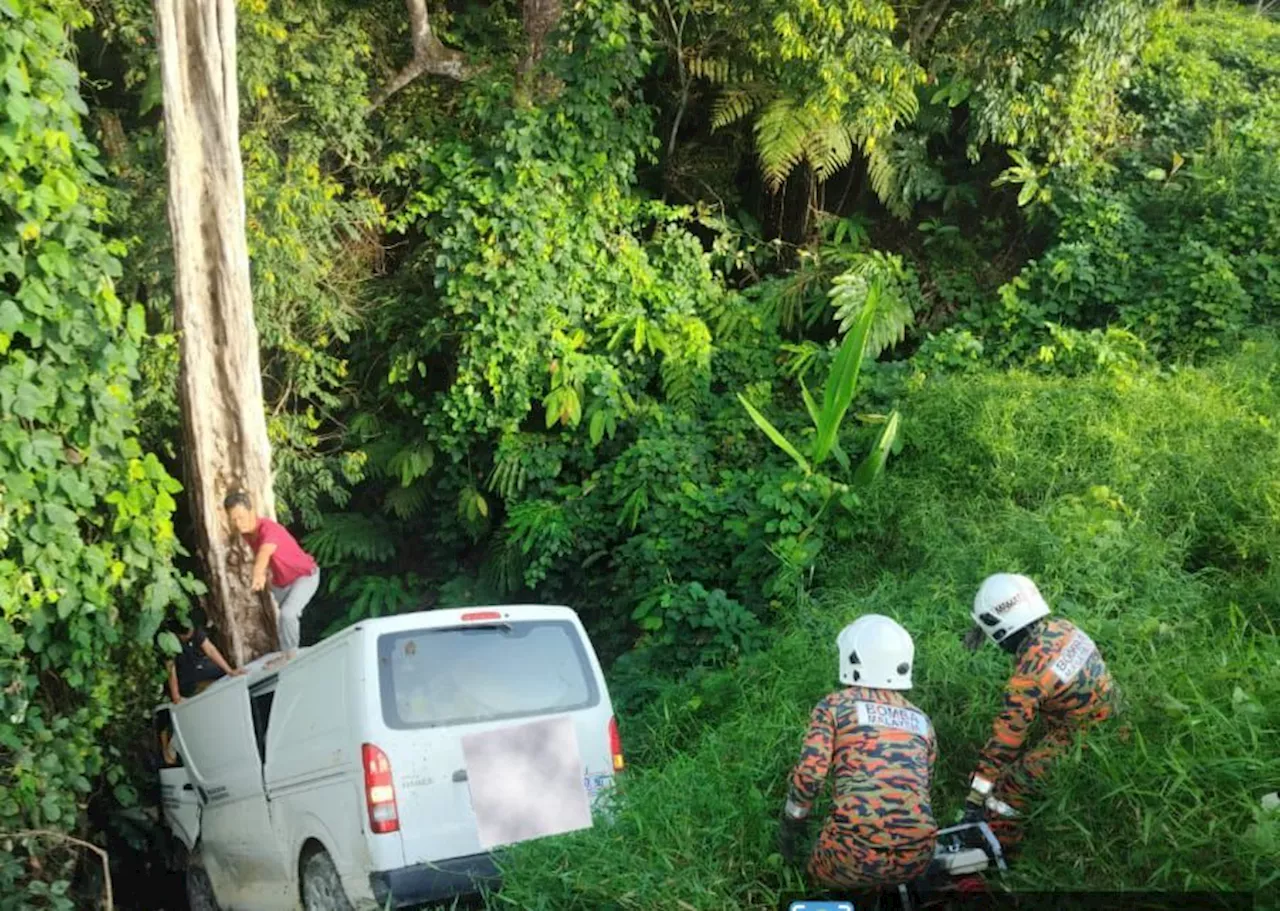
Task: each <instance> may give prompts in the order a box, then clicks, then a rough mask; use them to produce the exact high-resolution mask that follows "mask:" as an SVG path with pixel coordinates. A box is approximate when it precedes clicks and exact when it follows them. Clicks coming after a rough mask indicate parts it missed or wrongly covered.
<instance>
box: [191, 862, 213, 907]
mask: <svg viewBox="0 0 1280 911" xmlns="http://www.w3.org/2000/svg"><path fill="white" fill-rule="evenodd" d="M187 904H188V905H189V906H190V907H191V911H221V909H220V908H219V907H218V898H217V896H216V895H214V894H213V883H211V882H210V881H209V874H208V873H207V872H205V869H204V865H203V864H201V863H200V859H199V857H197V856H196V855H194V854H193V855H191V856H190V857H188V859H187Z"/></svg>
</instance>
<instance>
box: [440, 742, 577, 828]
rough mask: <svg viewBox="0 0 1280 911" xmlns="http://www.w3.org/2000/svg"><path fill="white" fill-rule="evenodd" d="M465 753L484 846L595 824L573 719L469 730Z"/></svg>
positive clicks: (473, 806) (472, 801)
mask: <svg viewBox="0 0 1280 911" xmlns="http://www.w3.org/2000/svg"><path fill="white" fill-rule="evenodd" d="M462 754H463V758H464V762H465V763H466V769H467V784H468V786H469V787H470V790H471V808H472V810H473V811H474V812H475V816H476V828H477V830H478V834H479V836H480V846H481V847H483V848H484V849H486V850H489V849H491V848H496V847H501V846H503V845H513V844H516V843H518V842H522V841H529V840H530V839H534V838H545V837H546V836H548V835H560V834H563V833H565V832H573V831H576V830H578V829H589V828H590V827H591V806H590V802H589V801H588V799H587V787H586V784H585V783H584V780H583V765H582V754H581V751H580V750H579V748H578V735H577V730H576V729H575V727H574V724H573V720H572V719H570V718H552V719H548V720H545V721H535V722H532V723H530V724H522V725H516V726H513V727H503V728H498V729H496V730H492V731H485V732H482V733H479V734H468V735H467V736H465V737H463V738H462Z"/></svg>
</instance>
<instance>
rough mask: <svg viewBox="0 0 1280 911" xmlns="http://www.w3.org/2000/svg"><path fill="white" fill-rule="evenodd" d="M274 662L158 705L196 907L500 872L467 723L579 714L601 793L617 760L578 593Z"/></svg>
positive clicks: (432, 621) (167, 781) (163, 781)
mask: <svg viewBox="0 0 1280 911" xmlns="http://www.w3.org/2000/svg"><path fill="white" fill-rule="evenodd" d="M269 658H270V656H267V657H264V658H261V659H259V660H258V661H256V662H254V663H253V664H251V665H249V667H248V673H247V674H246V675H244V676H239V677H226V678H223V679H221V680H219V681H218V682H216V683H215V684H213V686H211V687H209V688H208V689H206V690H205V691H204V692H202V693H199V694H197V695H195V696H193V697H191V698H189V699H184V700H183V701H182V702H181V703H180V704H179V705H176V706H174V705H165V706H161V707H160V708H159V709H158V710H157V724H158V725H159V726H160V727H161V728H162V729H164V730H165V731H171V732H172V742H173V745H174V747H175V748H176V753H177V760H176V763H175V764H174V765H172V766H169V767H166V768H163V769H161V770H160V773H159V774H160V785H161V796H162V804H163V808H164V815H165V819H166V822H167V823H168V825H169V827H170V829H171V830H172V831H173V833H174V835H175V836H177V838H178V839H180V840H181V841H182V843H183V844H184V845H185V846H186V848H187V851H188V864H187V888H188V892H189V893H190V898H191V907H192V909H193V911H206V909H219V908H220V909H223V911H274V909H280V911H295V909H297V908H299V907H302V908H304V909H306V911H348V909H352V908H357V909H358V908H364V907H377V908H380V909H381V908H385V907H388V906H390V907H396V908H399V907H404V906H406V905H414V904H419V903H422V902H427V901H433V900H438V899H442V898H448V897H450V896H453V895H457V894H462V893H466V892H474V891H476V890H478V889H480V888H485V887H492V886H494V885H496V882H497V875H496V868H495V866H494V863H493V860H492V857H491V855H490V853H489V852H487V851H485V850H484V849H483V848H482V847H481V843H480V838H479V834H478V831H477V823H476V818H475V816H474V814H473V812H472V808H471V799H470V793H469V789H468V783H467V780H466V766H465V763H464V760H463V750H462V744H461V738H462V737H463V735H465V734H471V733H477V732H483V731H490V730H493V729H495V728H503V727H509V726H514V725H522V724H525V723H527V722H529V721H531V720H534V719H546V718H549V717H567V718H570V719H572V721H573V722H574V731H575V732H576V737H577V741H578V744H579V749H580V751H581V756H582V761H583V766H584V768H583V776H584V783H585V785H586V788H587V791H588V793H589V794H591V795H592V796H593V798H599V797H600V795H601V791H602V790H603V789H604V788H607V787H608V786H609V784H610V783H611V782H612V780H613V776H614V774H615V773H616V772H618V771H620V770H621V769H622V768H623V758H622V751H621V745H620V742H619V738H618V729H617V724H616V722H615V720H614V717H613V707H612V703H611V702H610V700H609V692H608V690H607V689H606V687H605V681H604V676H603V674H602V673H601V669H600V663H599V661H598V659H597V658H596V654H595V650H594V649H593V648H592V646H591V641H590V640H589V639H588V637H587V634H586V631H585V630H584V629H583V627H582V623H581V622H580V621H579V619H578V616H577V614H576V613H574V611H572V610H570V609H569V608H567V607H550V606H536V605H513V606H503V607H483V608H481V607H473V608H464V609H456V610H454V609H451V610H433V611H424V612H419V613H412V614H402V615H399V616H393V617H383V618H380V619H374V620H367V621H364V622H362V623H358V624H356V625H354V626H352V627H349V628H348V629H346V630H343V631H342V632H340V633H338V634H336V635H335V636H333V637H332V638H330V639H327V640H325V641H323V642H321V643H319V644H318V645H315V646H312V647H310V648H305V649H302V650H301V651H300V652H299V653H298V654H297V656H296V657H295V658H294V659H293V660H292V661H290V662H289V663H287V664H285V665H284V666H283V667H280V668H278V669H272V670H266V669H265V667H264V665H265V664H267V663H268V659H269ZM593 809H594V811H599V810H600V809H601V807H600V805H599V803H598V801H593Z"/></svg>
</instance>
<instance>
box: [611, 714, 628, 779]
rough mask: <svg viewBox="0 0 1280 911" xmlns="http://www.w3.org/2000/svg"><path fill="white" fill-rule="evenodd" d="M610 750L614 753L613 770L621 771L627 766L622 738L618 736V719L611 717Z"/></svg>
mask: <svg viewBox="0 0 1280 911" xmlns="http://www.w3.org/2000/svg"><path fill="white" fill-rule="evenodd" d="M609 752H610V753H612V754H613V770H614V771H615V772H621V771H622V770H623V769H624V768H626V765H627V764H626V762H625V761H624V760H623V758H622V738H621V737H619V736H618V719H617V718H613V717H610V718H609Z"/></svg>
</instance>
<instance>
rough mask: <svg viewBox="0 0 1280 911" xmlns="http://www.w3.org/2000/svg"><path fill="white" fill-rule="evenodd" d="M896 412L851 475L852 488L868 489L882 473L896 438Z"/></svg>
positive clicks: (897, 418) (897, 420)
mask: <svg viewBox="0 0 1280 911" xmlns="http://www.w3.org/2000/svg"><path fill="white" fill-rule="evenodd" d="M898 423H899V416H898V412H896V411H895V412H893V414H891V415H889V422H888V423H887V424H885V425H884V430H882V431H880V439H879V440H877V441H876V445H875V446H874V447H873V448H872V450H871V452H869V453H867V456H866V458H864V459H863V460H862V463H861V464H860V465H858V470H857V471H856V472H854V475H853V486H854V487H863V488H865V487H869V486H870V485H871V484H872V483H873V482H874V481H875V480H876V478H878V477H880V474H881V472H883V471H884V464H885V462H886V461H887V460H888V458H889V451H890V450H891V449H892V448H893V443H894V440H895V439H896V438H897V436H898Z"/></svg>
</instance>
